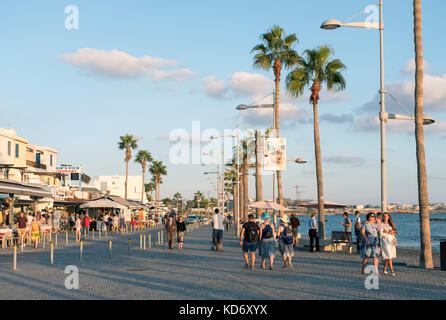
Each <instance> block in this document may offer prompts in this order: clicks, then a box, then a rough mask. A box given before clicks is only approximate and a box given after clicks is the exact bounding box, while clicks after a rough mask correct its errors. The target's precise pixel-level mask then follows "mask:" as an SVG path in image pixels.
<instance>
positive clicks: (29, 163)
mask: <svg viewBox="0 0 446 320" xmlns="http://www.w3.org/2000/svg"><path fill="white" fill-rule="evenodd" d="M26 165H27V166H28V167H33V168H38V169H43V170H46V165H45V164H43V163H37V162H34V161H30V160H26Z"/></svg>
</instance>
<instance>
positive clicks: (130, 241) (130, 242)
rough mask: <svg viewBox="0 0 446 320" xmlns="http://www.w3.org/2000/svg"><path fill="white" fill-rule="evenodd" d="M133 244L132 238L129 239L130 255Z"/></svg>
mask: <svg viewBox="0 0 446 320" xmlns="http://www.w3.org/2000/svg"><path fill="white" fill-rule="evenodd" d="M131 246H132V240H130V239H129V255H130V250H131Z"/></svg>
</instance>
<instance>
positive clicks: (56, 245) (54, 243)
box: [54, 233, 57, 247]
mask: <svg viewBox="0 0 446 320" xmlns="http://www.w3.org/2000/svg"><path fill="white" fill-rule="evenodd" d="M55 237H56V238H55V239H54V240H56V241H55V243H54V245H55V246H56V247H57V233H56V234H55Z"/></svg>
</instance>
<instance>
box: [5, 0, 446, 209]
mask: <svg viewBox="0 0 446 320" xmlns="http://www.w3.org/2000/svg"><path fill="white" fill-rule="evenodd" d="M375 2H376V1H370V0H367V1H366V0H355V1H353V0H351V1H347V0H344V1H331V0H319V1H318V4H317V6H316V7H315V5H314V2H312V1H284V0H277V1H263V0H257V1H253V0H244V1H240V0H238V1H232V0H227V1H201V0H193V1H168V2H166V1H136V0H134V1H100V0H96V1H91V0H90V1H75V0H71V1H60V0H57V1H56V0H53V1H39V2H37V1H20V0H17V1H14V2H11V1H9V2H5V1H4V2H2V3H1V4H0V38H1V39H2V50H0V70H1V71H0V127H3V128H14V129H15V130H16V131H17V133H18V134H19V135H20V136H22V137H25V138H26V139H28V140H29V141H30V142H31V143H35V144H37V145H48V146H51V147H53V148H55V149H57V150H58V151H59V156H58V162H59V164H60V163H70V164H73V165H82V166H83V167H84V169H85V171H86V173H87V174H89V175H90V176H92V177H94V176H99V175H116V174H118V175H124V174H125V163H124V161H123V160H124V152H123V151H121V150H119V149H118V147H117V143H118V141H119V137H120V136H122V135H125V134H133V135H134V136H135V137H136V138H137V139H138V147H139V148H140V149H145V150H149V151H150V152H151V153H152V155H153V157H154V158H155V159H158V160H161V161H163V162H164V164H165V165H166V167H167V172H168V175H167V177H165V179H164V183H163V185H162V187H161V197H168V196H169V197H171V196H172V195H173V194H174V193H175V192H180V193H181V194H182V195H183V196H184V197H185V198H190V197H192V194H193V193H194V192H196V191H197V190H200V191H201V192H203V193H205V194H207V193H208V192H209V194H210V195H211V196H212V195H214V196H215V191H213V189H212V186H211V185H210V180H208V177H210V175H204V174H203V173H204V172H206V171H214V170H215V169H212V167H204V166H202V165H200V162H201V161H204V162H215V161H214V160H215V159H211V158H209V157H203V158H202V159H198V160H197V159H196V157H194V156H193V154H195V155H196V154H197V152H198V154H199V153H200V152H204V151H214V152H217V151H218V149H219V148H220V145H219V142H218V141H217V140H216V141H215V142H213V144H211V145H208V142H207V141H208V140H209V136H210V135H211V134H224V132H225V130H232V129H234V128H235V126H236V124H237V123H238V124H239V126H240V128H241V130H242V131H243V132H244V133H246V131H245V128H249V129H250V130H255V129H266V128H268V127H269V126H270V125H271V123H272V112H271V110H268V109H265V110H246V111H237V110H236V109H235V107H236V106H237V105H238V104H241V103H252V102H257V101H259V102H260V103H269V102H271V101H272V100H271V99H272V98H271V95H270V93H271V92H272V90H273V73H272V71H264V70H258V69H256V68H254V67H253V63H252V62H253V54H251V49H252V48H253V47H254V46H255V45H257V44H258V43H260V40H259V36H260V35H261V34H262V33H264V32H266V31H268V29H269V28H271V27H272V26H273V25H279V26H281V27H282V28H284V30H285V32H286V33H287V34H291V33H295V34H296V36H297V38H298V40H299V42H298V44H297V45H296V46H295V49H296V51H297V52H298V53H299V54H302V53H303V52H304V50H306V49H313V48H315V47H318V46H320V45H323V44H327V45H329V46H330V47H331V48H333V49H334V52H335V53H334V56H333V58H338V59H341V60H342V62H343V63H344V64H345V65H346V66H347V69H346V70H345V71H344V72H343V74H344V77H345V79H346V82H347V86H346V89H345V90H344V91H342V92H327V91H326V90H325V89H326V88H323V89H322V92H321V100H320V102H319V118H320V136H321V149H322V160H323V179H324V180H323V181H324V194H325V199H327V200H331V201H337V202H344V203H348V204H379V202H380V135H379V121H377V116H378V112H379V105H378V96H377V92H378V89H379V33H378V31H376V30H366V29H354V28H340V29H337V30H332V31H326V30H322V29H320V25H321V23H322V22H323V21H324V20H326V19H328V18H336V19H339V20H341V21H346V20H348V19H350V18H351V19H350V20H349V21H370V19H372V21H374V20H373V19H374V18H375V16H374V15H373V13H374V12H375V11H374V9H373V7H369V6H371V5H372V6H373V5H374V4H375ZM422 5H423V7H422V10H423V51H424V60H425V78H424V93H425V96H424V108H425V113H426V114H429V115H431V116H433V117H434V118H435V119H436V123H435V124H434V125H431V126H429V127H425V148H426V161H427V173H428V188H429V200H430V202H445V193H444V190H446V172H445V170H446V169H445V167H444V163H445V162H446V153H445V151H444V150H445V144H446V119H445V111H446V61H445V59H444V56H443V54H442V53H443V52H444V49H445V46H446V45H445V43H444V42H443V41H440V40H439V39H443V38H444V35H443V31H442V30H441V28H438V24H439V21H442V19H443V16H442V15H443V13H444V12H445V11H446V2H444V1H438V0H425V1H423V3H422ZM69 6H75V8H77V10H78V15H77V17H78V19H77V20H76V19H74V20H73V19H72V18H74V16H73V11H72V10H70V8H71V7H69ZM67 7H68V8H67ZM66 8H67V12H65V11H66ZM366 9H368V10H366ZM383 10H384V25H385V31H384V55H385V83H386V88H387V89H388V90H389V91H390V92H391V94H392V96H394V97H395V98H396V99H397V100H398V101H400V102H401V103H402V104H403V105H404V106H405V108H406V109H408V110H409V111H412V112H413V108H414V104H413V80H414V63H413V58H414V44H413V15H412V1H407V0H393V1H390V0H386V1H384V9H383ZM365 11H367V13H365ZM367 19H368V20H367ZM75 21H77V22H78V24H77V28H73V26H74V27H75V26H76V24H75V23H74V22H75ZM67 27H68V28H67ZM289 71H290V70H287V69H283V71H282V85H281V95H280V99H281V103H280V109H279V112H280V135H281V137H284V138H286V141H287V156H288V158H295V157H303V158H305V159H307V160H308V163H307V164H294V163H291V162H289V163H288V164H287V170H286V171H285V172H283V173H282V176H283V178H282V180H283V191H284V196H285V197H288V198H292V199H295V198H296V197H297V195H296V189H295V188H294V186H296V185H299V191H301V192H302V193H301V194H300V198H301V199H315V198H316V194H317V191H316V178H315V157H314V142H313V124H312V123H313V122H312V106H311V105H310V104H309V103H308V92H309V91H306V93H305V94H304V96H302V97H299V98H297V99H296V98H292V97H291V95H289V94H288V93H287V91H286V87H285V78H286V75H287V74H288V72H289ZM265 96H266V97H265ZM263 97H265V98H263ZM262 98H263V99H262ZM386 102H387V110H388V112H396V113H400V114H405V111H404V110H403V109H402V108H401V107H399V106H398V104H396V103H395V102H394V101H393V100H392V98H391V97H390V96H387V97H386ZM197 121H198V122H197ZM197 124H199V127H200V130H199V131H198V132H195V131H197ZM178 132H182V133H185V134H188V135H190V137H189V138H188V139H186V141H185V142H184V141H183V143H181V144H179V143H177V142H175V141H169V137H172V136H175V134H176V133H178ZM386 137H387V172H388V174H387V181H388V183H387V187H388V202H389V203H416V202H417V174H416V158H415V151H416V150H415V137H414V126H413V123H412V122H411V121H396V120H393V121H389V123H388V125H387V135H386ZM226 140H227V141H226ZM225 141H226V148H225V149H227V148H228V141H230V139H229V140H228V139H225ZM189 142H190V145H189ZM192 143H193V144H194V147H192ZM188 146H189V147H190V148H188ZM175 148H180V149H181V148H183V150H186V149H187V150H189V151H190V153H189V157H188V161H186V162H187V163H181V164H178V163H177V162H176V161H172V150H176V149H175ZM192 148H195V149H194V150H192ZM197 148H200V150H198V149H197ZM135 153H136V152H134V154H135ZM226 156H227V157H230V155H228V152H226ZM215 157H218V156H215ZM216 160H218V158H216ZM183 162H184V161H183ZM129 174H131V175H139V174H141V168H140V166H139V165H138V164H136V163H134V162H133V160H132V161H131V163H130V167H129ZM249 180H250V182H249V183H250V186H249V189H250V197H254V195H255V189H254V178H253V177H250V179H249ZM263 191H264V197H265V198H269V199H271V198H272V177H271V175H266V176H265V177H264V190H263Z"/></svg>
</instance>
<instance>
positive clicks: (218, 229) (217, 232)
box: [211, 208, 225, 251]
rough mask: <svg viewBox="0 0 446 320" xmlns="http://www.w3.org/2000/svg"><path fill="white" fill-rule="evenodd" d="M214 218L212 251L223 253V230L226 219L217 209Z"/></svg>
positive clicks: (212, 220)
mask: <svg viewBox="0 0 446 320" xmlns="http://www.w3.org/2000/svg"><path fill="white" fill-rule="evenodd" d="M214 212H215V213H214V215H213V216H212V219H211V222H212V248H211V249H212V250H217V251H223V230H224V221H225V217H224V216H223V215H222V214H221V213H220V210H219V209H218V208H215V210H214Z"/></svg>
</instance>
